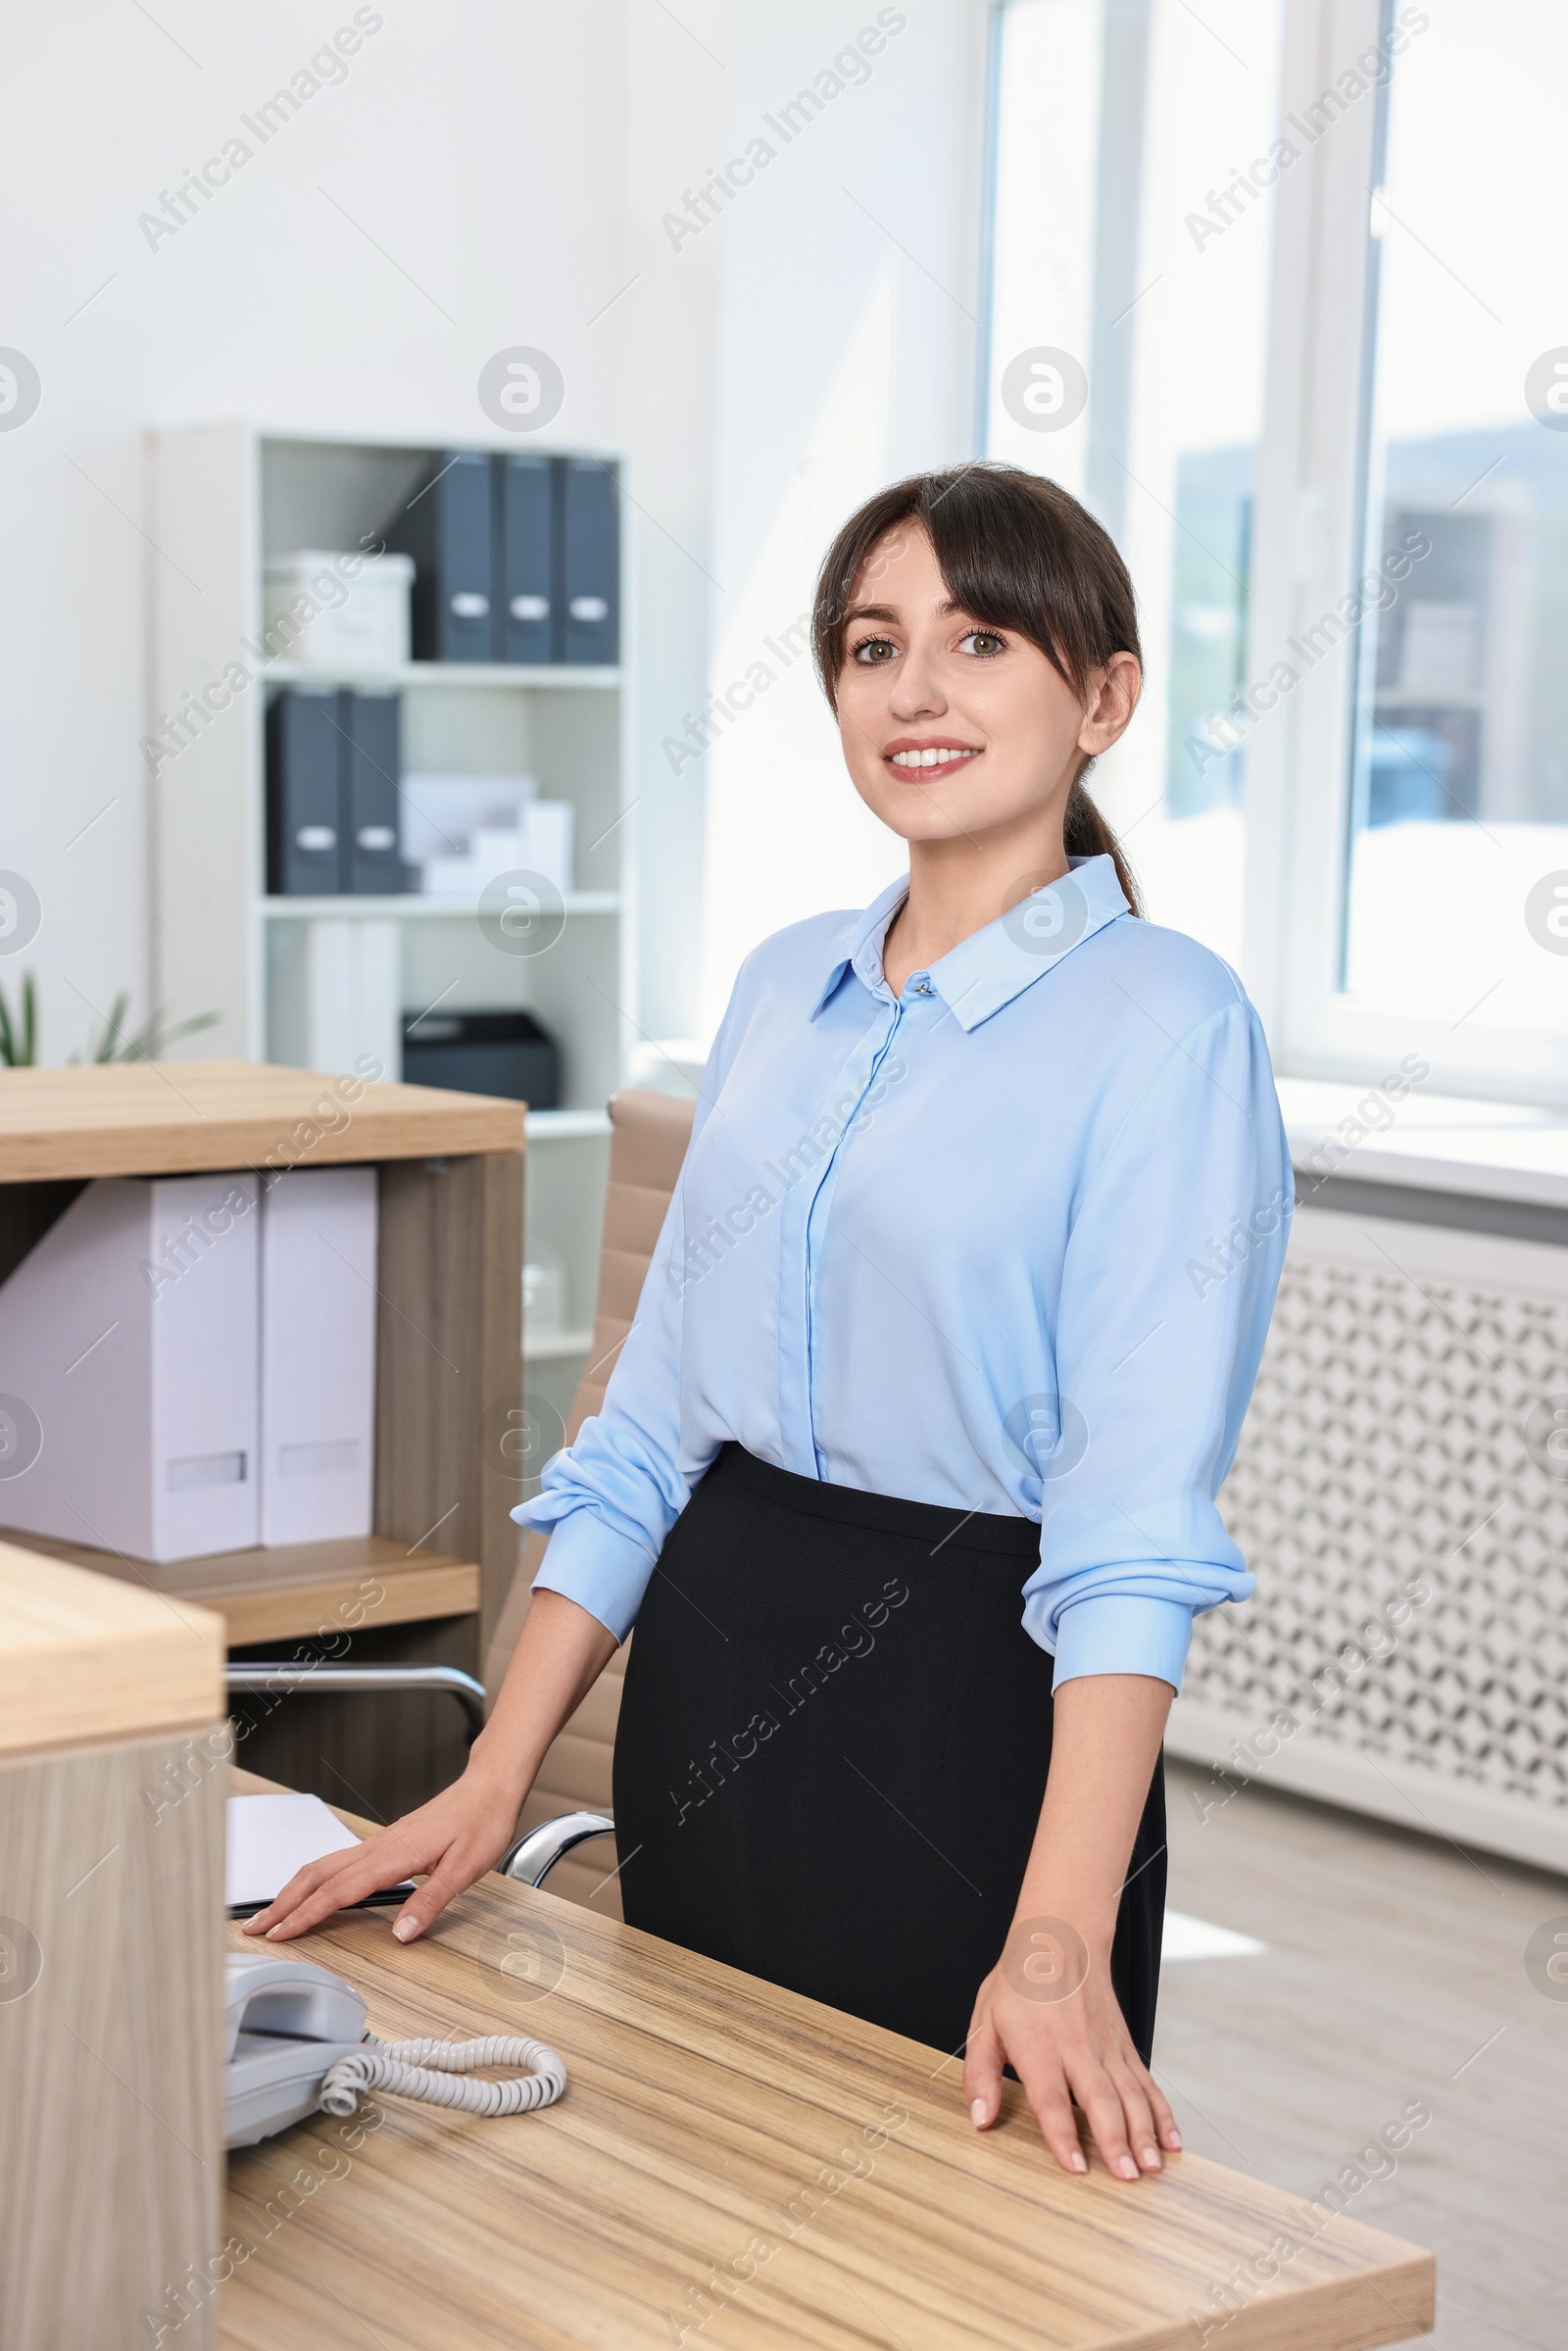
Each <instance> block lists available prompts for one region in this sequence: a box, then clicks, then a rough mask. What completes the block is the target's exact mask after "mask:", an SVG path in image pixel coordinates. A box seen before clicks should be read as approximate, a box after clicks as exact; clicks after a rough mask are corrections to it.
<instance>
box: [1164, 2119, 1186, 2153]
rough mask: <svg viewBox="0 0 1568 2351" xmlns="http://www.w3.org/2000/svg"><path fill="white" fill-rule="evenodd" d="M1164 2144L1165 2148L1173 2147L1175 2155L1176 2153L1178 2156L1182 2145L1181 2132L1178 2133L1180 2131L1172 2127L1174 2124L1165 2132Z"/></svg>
mask: <svg viewBox="0 0 1568 2351" xmlns="http://www.w3.org/2000/svg"><path fill="white" fill-rule="evenodd" d="M1165 2144H1166V2146H1167V2147H1174V2148H1175V2149H1176V2151H1177V2153H1178V2154H1180V2152H1181V2144H1182V2134H1181V2132H1180V2131H1178V2130H1177V2129H1176V2126H1175V2125H1174V2123H1173V2124H1172V2125H1171V2128H1170V2129H1169V2130H1168V2131H1166V2133H1165Z"/></svg>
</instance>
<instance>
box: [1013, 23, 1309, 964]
mask: <svg viewBox="0 0 1568 2351" xmlns="http://www.w3.org/2000/svg"><path fill="white" fill-rule="evenodd" d="M1279 20H1280V5H1279V0H1207V4H1206V5H1205V6H1204V8H1203V9H1202V10H1201V12H1195V11H1194V10H1192V9H1190V8H1188V7H1186V6H1185V5H1183V0H1012V4H1011V5H1009V6H1007V7H1006V8H1005V9H1004V10H1002V12H1001V15H1000V19H999V23H998V25H997V48H996V52H995V57H994V71H995V75H996V92H997V97H996V108H995V119H994V140H995V161H994V184H995V226H994V234H993V252H994V263H993V269H992V273H991V286H990V343H991V354H992V363H991V369H990V383H989V415H988V417H987V450H988V454H990V455H992V456H996V457H1005V458H1007V459H1009V460H1011V462H1012V463H1014V464H1016V465H1027V466H1029V467H1030V468H1031V469H1032V470H1034V471H1037V472H1045V473H1050V474H1051V475H1052V476H1053V477H1054V479H1056V480H1057V481H1059V482H1061V484H1062V485H1063V487H1064V488H1066V489H1069V490H1071V491H1072V492H1073V494H1074V495H1075V496H1076V497H1079V498H1082V499H1083V500H1084V501H1085V503H1086V504H1087V505H1088V506H1089V507H1090V508H1091V509H1092V511H1093V512H1094V513H1095V514H1097V515H1098V516H1099V518H1100V519H1101V521H1103V523H1104V524H1105V526H1106V528H1107V529H1108V530H1109V531H1110V533H1111V535H1112V536H1113V537H1114V538H1115V540H1116V541H1117V544H1118V545H1119V546H1120V548H1121V550H1122V552H1123V554H1124V556H1125V557H1126V559H1127V562H1128V564H1129V566H1130V568H1131V570H1132V573H1133V577H1134V579H1135V580H1136V582H1137V584H1138V591H1139V603H1140V608H1141V612H1142V625H1143V634H1144V652H1145V660H1146V667H1147V678H1146V684H1145V693H1144V704H1143V709H1142V711H1141V714H1140V717H1139V721H1138V724H1137V725H1136V726H1135V728H1134V729H1133V731H1132V733H1131V735H1130V736H1129V737H1128V738H1127V740H1126V741H1125V742H1124V743H1123V744H1122V745H1121V746H1120V747H1119V748H1118V750H1117V752H1116V753H1115V754H1114V755H1113V756H1112V758H1111V759H1107V760H1106V761H1105V762H1104V763H1103V767H1102V768H1101V770H1100V771H1099V773H1098V774H1097V776H1096V778H1095V785H1094V789H1095V791H1096V793H1097V795H1098V797H1099V798H1100V800H1101V803H1102V805H1103V807H1104V809H1105V812H1106V814H1107V816H1109V817H1110V819H1111V821H1112V822H1114V823H1115V824H1116V825H1117V826H1118V829H1119V830H1120V831H1121V833H1122V835H1123V838H1124V841H1125V844H1126V847H1127V851H1128V854H1129V856H1130V857H1131V858H1132V860H1133V863H1134V865H1135V867H1136V869H1137V872H1138V875H1139V879H1140V881H1141V883H1142V885H1143V888H1144V891H1145V894H1146V897H1147V899H1148V901H1149V909H1150V912H1151V913H1152V915H1153V917H1154V918H1155V919H1156V920H1160V921H1168V922H1171V923H1173V924H1175V925H1177V926H1179V927H1180V928H1182V929H1185V930H1190V931H1193V932H1195V933H1196V934H1197V935H1198V936H1199V937H1201V938H1202V939H1203V940H1205V941H1206V942H1207V943H1208V944H1209V945H1210V946H1212V947H1214V948H1215V949H1216V950H1217V951H1218V952H1219V953H1220V954H1222V955H1226V956H1227V957H1229V958H1230V959H1231V960H1233V961H1234V960H1236V959H1237V958H1238V957H1239V955H1240V953H1241V919H1242V876H1243V861H1244V857H1243V853H1244V840H1243V820H1242V806H1243V784H1244V777H1245V770H1246V749H1245V745H1244V743H1243V742H1242V740H1241V738H1240V736H1239V735H1238V733H1237V731H1236V729H1235V728H1234V727H1233V726H1232V725H1230V724H1229V723H1228V721H1227V719H1226V716H1225V711H1226V706H1227V704H1228V703H1229V701H1230V700H1231V698H1232V696H1233V695H1234V694H1235V693H1236V691H1237V690H1238V688H1239V687H1240V686H1241V685H1242V684H1243V683H1244V680H1245V669H1246V658H1247V630H1248V575H1249V567H1250V546H1251V514H1252V499H1253V491H1254V461H1255V453H1256V447H1257V440H1258V434H1259V430H1260V428H1261V423H1262V411H1263V379H1264V354H1265V323H1266V316H1265V314H1266V294H1267V261H1268V251H1269V226H1270V216H1271V213H1272V195H1271V190H1272V185H1273V182H1274V181H1275V180H1276V179H1277V177H1278V165H1277V162H1275V161H1274V160H1273V159H1271V157H1270V155H1269V143H1270V139H1271V136H1272V134H1273V130H1274V126H1275V121H1276V117H1277V114H1278V102H1279V87H1278V85H1279Z"/></svg>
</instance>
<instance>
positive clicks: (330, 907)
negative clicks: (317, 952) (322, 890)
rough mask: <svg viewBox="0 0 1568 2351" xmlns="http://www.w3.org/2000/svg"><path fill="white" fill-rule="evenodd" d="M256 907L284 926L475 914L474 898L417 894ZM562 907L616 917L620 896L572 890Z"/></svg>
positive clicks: (457, 918)
mask: <svg viewBox="0 0 1568 2351" xmlns="http://www.w3.org/2000/svg"><path fill="white" fill-rule="evenodd" d="M258 904H259V905H260V906H261V910H262V912H263V914H264V915H266V916H267V917H269V919H270V920H272V921H285V922H287V921H292V922H311V921H319V920H321V919H323V918H325V919H327V920H329V921H332V922H341V921H343V920H345V919H349V920H353V919H354V918H356V917H357V918H358V919H359V920H360V921H362V922H370V921H375V922H384V921H386V919H387V918H388V916H389V915H390V916H397V917H400V918H401V917H407V918H409V919H411V920H414V921H420V922H440V921H445V922H473V921H476V920H477V919H478V913H479V902H478V900H477V899H476V898H426V897H425V896H424V895H423V894H422V892H420V891H417V890H400V891H397V892H394V893H392V894H391V895H389V896H387V897H385V898H379V897H371V896H369V895H368V894H367V895H365V896H363V897H358V898H325V897H322V898H263V899H261V900H259V901H258ZM562 905H563V906H564V908H565V910H566V912H567V913H568V914H618V913H619V912H620V893H619V891H618V890H573V891H571V892H569V893H568V895H567V896H566V897H565V898H564V899H563V900H562Z"/></svg>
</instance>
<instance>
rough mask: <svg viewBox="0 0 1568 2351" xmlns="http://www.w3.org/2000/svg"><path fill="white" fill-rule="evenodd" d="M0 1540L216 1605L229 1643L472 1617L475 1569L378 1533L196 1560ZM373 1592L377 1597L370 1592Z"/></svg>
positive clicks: (22, 1538)
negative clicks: (159, 1561)
mask: <svg viewBox="0 0 1568 2351" xmlns="http://www.w3.org/2000/svg"><path fill="white" fill-rule="evenodd" d="M0 1541H3V1542H7V1543H15V1544H16V1545H17V1547H18V1549H19V1550H27V1551H41V1552H42V1553H43V1555H44V1556H45V1557H46V1558H49V1559H67V1560H70V1561H71V1562H72V1564H73V1566H76V1567H91V1568H95V1569H96V1570H97V1571H98V1573H99V1574H100V1575H103V1576H114V1577H116V1578H117V1579H118V1580H120V1581H121V1582H123V1583H133V1584H137V1585H140V1586H143V1587H145V1589H146V1590H148V1591H149V1592H163V1593H166V1594H167V1595H168V1596H169V1597H170V1598H172V1599H176V1600H194V1601H196V1602H197V1603H198V1604H199V1605H200V1606H202V1607H204V1608H213V1609H216V1610H217V1612H218V1614H219V1615H220V1616H221V1617H222V1618H223V1620H224V1622H225V1625H226V1627H227V1640H228V1645H229V1647H230V1648H244V1647H247V1646H249V1645H251V1644H252V1643H254V1642H256V1641H308V1640H310V1639H311V1638H312V1636H313V1635H315V1634H318V1633H324V1634H326V1635H328V1636H330V1635H332V1634H334V1633H337V1632H353V1631H367V1632H368V1631H372V1630H376V1629H378V1628H379V1627H380V1626H382V1625H407V1624H419V1623H423V1622H424V1621H426V1620H427V1619H429V1618H434V1617H443V1616H472V1615H474V1614H475V1613H476V1612H477V1610H478V1606H479V1570H478V1568H477V1567H476V1566H473V1565H472V1564H470V1563H469V1562H468V1561H466V1560H461V1559H449V1558H446V1557H445V1556H443V1555H442V1554H441V1553H440V1552H436V1551H419V1550H416V1551H414V1552H412V1553H411V1552H410V1550H409V1547H408V1545H407V1544H406V1543H394V1542H391V1541H389V1540H388V1539H387V1537H385V1536H384V1535H362V1536H351V1537H348V1538H347V1539H346V1540H344V1541H342V1542H337V1543H278V1544H276V1545H274V1546H272V1547H271V1548H270V1549H266V1550H254V1551H219V1552H214V1553H212V1554H210V1555H209V1556H207V1557H204V1558H200V1559H172V1560H168V1561H166V1562H165V1563H164V1564H163V1565H161V1566H160V1565H159V1564H157V1563H156V1562H155V1561H153V1560H151V1559H124V1558H122V1556H121V1554H120V1553H119V1552H118V1551H100V1550H93V1549H90V1548H89V1547H88V1546H87V1545H85V1544H83V1543H64V1542H61V1541H59V1540H58V1539H57V1538H55V1537H54V1536H50V1535H26V1534H8V1533H6V1532H5V1531H4V1530H0ZM367 1587H368V1588H369V1590H370V1592H379V1593H380V1594H381V1597H380V1598H379V1599H371V1598H369V1597H368V1595H367Z"/></svg>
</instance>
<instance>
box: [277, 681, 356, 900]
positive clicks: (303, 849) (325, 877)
mask: <svg viewBox="0 0 1568 2351" xmlns="http://www.w3.org/2000/svg"><path fill="white" fill-rule="evenodd" d="M341 699H342V697H341V696H340V695H338V694H337V693H336V692H335V691H332V690H327V691H325V692H322V693H312V692H311V691H310V690H309V689H308V688H295V687H290V688H289V689H288V690H287V691H286V692H284V693H282V694H279V695H278V696H277V697H276V699H275V700H274V701H273V703H272V706H271V708H270V710H269V711H268V713H267V887H268V889H269V890H270V892H271V894H272V896H273V897H274V898H321V897H327V898H330V897H332V896H334V895H335V894H336V892H337V891H338V890H339V889H340V888H341V886H342V884H341V881H340V878H339V876H340V849H341V837H342V825H341V821H340V817H341V811H340V808H339V764H340V762H339V746H340V743H341V736H340V734H339V716H338V705H339V702H340V701H341Z"/></svg>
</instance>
